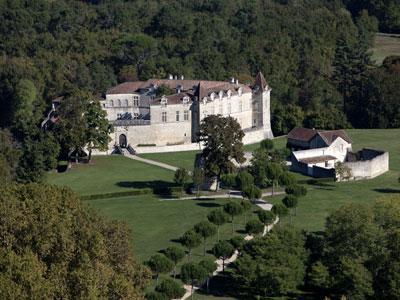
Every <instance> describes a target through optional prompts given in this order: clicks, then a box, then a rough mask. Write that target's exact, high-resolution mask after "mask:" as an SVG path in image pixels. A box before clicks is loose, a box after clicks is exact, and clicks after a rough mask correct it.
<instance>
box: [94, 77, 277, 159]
mask: <svg viewBox="0 0 400 300" xmlns="http://www.w3.org/2000/svg"><path fill="white" fill-rule="evenodd" d="M162 85H163V86H164V87H165V86H166V87H168V88H169V89H171V90H172V91H173V92H175V93H172V95H169V96H163V95H157V89H158V88H159V87H160V86H162ZM270 92H271V89H270V88H269V87H268V85H267V84H266V81H265V79H264V77H263V76H262V74H259V75H257V79H256V84H255V85H254V86H252V87H249V86H246V85H243V84H239V83H237V82H222V81H199V80H176V79H175V80H174V79H167V80H156V79H154V80H148V81H146V82H132V83H124V84H121V85H119V86H116V87H113V88H111V89H109V90H108V91H107V94H106V98H105V99H103V100H101V105H102V108H103V109H104V110H105V111H106V112H107V118H108V120H109V121H110V123H112V124H113V127H114V132H113V133H112V134H111V135H110V137H111V142H110V145H109V148H110V151H112V149H113V148H114V147H115V146H116V145H117V146H122V147H126V146H128V145H130V146H131V147H133V148H134V149H135V150H137V151H138V152H139V153H140V152H152V151H151V149H154V152H160V151H159V150H160V149H165V148H168V147H169V146H170V147H174V148H176V147H178V148H179V146H182V147H181V148H182V149H183V148H184V149H188V148H189V149H191V148H195V149H196V148H197V149H198V147H199V146H198V145H197V146H196V143H197V132H198V129H199V126H200V123H201V122H202V120H203V119H204V118H205V117H207V116H209V115H221V116H232V117H234V118H235V119H236V120H237V121H238V123H239V124H240V126H241V127H242V129H243V130H244V131H245V138H244V140H243V142H244V143H245V144H249V143H255V142H258V141H261V140H262V139H265V138H272V137H273V136H272V131H271V124H270ZM190 144H194V145H193V146H189V147H188V146H187V145H190ZM141 148H143V150H145V151H141V150H140V149H141ZM149 149H150V150H149Z"/></svg>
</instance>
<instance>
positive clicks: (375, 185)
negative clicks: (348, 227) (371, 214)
mask: <svg viewBox="0 0 400 300" xmlns="http://www.w3.org/2000/svg"><path fill="white" fill-rule="evenodd" d="M347 132H348V133H349V135H350V137H351V138H352V139H353V150H359V149H361V148H365V147H367V148H374V149H380V150H386V151H389V157H390V159H389V167H390V171H389V172H387V173H385V174H383V175H381V176H379V177H376V178H374V179H370V180H361V181H350V182H326V183H320V184H316V185H310V184H307V185H306V187H307V189H308V193H307V195H306V196H305V197H304V198H301V199H299V204H298V209H297V215H296V216H295V217H293V225H294V226H295V227H297V228H299V229H305V230H309V231H318V230H323V229H324V226H325V220H326V217H327V216H328V215H329V214H330V213H332V212H334V211H335V210H337V209H338V208H339V207H341V206H342V205H346V204H349V203H361V204H368V203H371V202H373V201H374V200H376V199H378V198H381V197H385V196H389V195H396V194H399V193H400V184H399V183H398V181H397V178H398V177H399V171H400V140H399V139H398V137H399V136H400V129H372V130H371V129H369V130H364V129H363V130H361V129H353V130H347ZM298 177H299V178H301V179H305V178H308V177H306V176H298ZM282 198H283V196H279V197H274V198H273V199H271V198H269V199H267V201H269V202H271V203H281V200H282ZM289 221H290V219H289V218H288V217H287V218H285V219H284V220H283V223H288V222H289Z"/></svg>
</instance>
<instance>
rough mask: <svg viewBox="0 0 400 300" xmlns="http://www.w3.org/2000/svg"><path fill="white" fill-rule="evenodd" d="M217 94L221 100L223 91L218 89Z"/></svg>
mask: <svg viewBox="0 0 400 300" xmlns="http://www.w3.org/2000/svg"><path fill="white" fill-rule="evenodd" d="M218 96H219V100H222V97H223V96H224V91H219V93H218Z"/></svg>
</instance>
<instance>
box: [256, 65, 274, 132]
mask: <svg viewBox="0 0 400 300" xmlns="http://www.w3.org/2000/svg"><path fill="white" fill-rule="evenodd" d="M253 99H254V101H253V119H254V120H255V124H254V125H255V126H256V127H259V128H263V129H264V133H265V136H264V137H265V138H272V137H273V135H272V130H271V110H270V105H271V88H270V87H269V86H268V83H267V81H266V80H265V78H264V75H263V74H262V73H261V72H258V74H257V76H256V80H255V83H254V88H253Z"/></svg>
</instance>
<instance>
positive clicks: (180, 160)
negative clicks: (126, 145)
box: [139, 151, 200, 170]
mask: <svg viewBox="0 0 400 300" xmlns="http://www.w3.org/2000/svg"><path fill="white" fill-rule="evenodd" d="M198 153H200V151H184V152H166V153H146V154H139V156H140V157H143V158H146V159H151V160H155V161H159V162H162V163H166V164H169V165H171V166H175V167H179V168H185V169H186V170H193V169H194V162H195V159H196V154H198Z"/></svg>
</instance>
